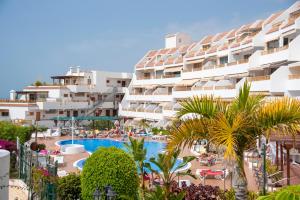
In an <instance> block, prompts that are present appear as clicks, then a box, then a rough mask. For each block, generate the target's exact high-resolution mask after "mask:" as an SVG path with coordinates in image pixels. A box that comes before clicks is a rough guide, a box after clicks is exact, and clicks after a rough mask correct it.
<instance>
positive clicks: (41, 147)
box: [37, 143, 46, 151]
mask: <svg viewBox="0 0 300 200" xmlns="http://www.w3.org/2000/svg"><path fill="white" fill-rule="evenodd" d="M37 146H38V150H39V151H40V150H45V149H46V145H45V144H43V143H40V144H38V145H37Z"/></svg>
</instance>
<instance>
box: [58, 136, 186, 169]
mask: <svg viewBox="0 0 300 200" xmlns="http://www.w3.org/2000/svg"><path fill="white" fill-rule="evenodd" d="M124 143H125V142H123V141H117V140H111V139H76V140H74V144H81V145H83V146H84V148H85V150H86V151H88V152H89V153H93V152H95V151H96V150H97V149H98V148H99V147H117V148H120V149H123V150H125V151H127V149H126V147H125V145H124ZM57 144H58V145H66V144H72V140H62V141H59V142H58V143H57ZM144 146H145V148H146V149H147V155H146V160H149V159H150V158H151V157H155V156H157V154H158V153H162V152H163V151H164V148H165V146H166V144H165V143H162V142H154V141H145V144H144ZM85 160H86V159H81V160H78V161H76V162H75V163H74V166H75V167H77V168H78V169H80V170H82V167H83V165H84V163H85ZM181 162H182V160H180V159H178V160H177V162H176V166H178V165H179V164H180V163H181ZM151 167H152V168H153V169H155V170H158V169H157V168H156V166H154V165H152V164H151ZM189 167H190V166H185V167H184V168H182V169H181V170H184V169H187V168H189Z"/></svg>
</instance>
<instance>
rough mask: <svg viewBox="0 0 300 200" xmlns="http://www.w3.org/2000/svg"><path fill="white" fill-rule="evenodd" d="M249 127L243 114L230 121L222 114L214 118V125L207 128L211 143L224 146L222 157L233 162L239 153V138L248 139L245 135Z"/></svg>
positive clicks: (248, 122) (247, 120)
mask: <svg viewBox="0 0 300 200" xmlns="http://www.w3.org/2000/svg"><path fill="white" fill-rule="evenodd" d="M249 127H251V122H250V120H249V119H248V118H247V117H246V116H245V114H243V113H239V114H237V115H236V116H235V117H234V118H232V119H228V118H227V117H226V115H225V114H224V113H220V114H219V115H218V116H217V117H216V118H215V120H214V125H213V126H210V127H209V128H210V136H211V141H212V142H213V143H214V144H216V145H221V146H225V147H226V150H225V153H224V157H225V158H226V159H228V160H231V159H233V160H234V159H236V157H237V152H238V151H239V145H240V144H239V141H240V139H241V137H249V135H248V134H246V133H245V130H247V129H248V128H249ZM246 139H251V138H250V137H249V138H246Z"/></svg>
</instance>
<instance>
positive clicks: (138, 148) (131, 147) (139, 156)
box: [125, 137, 147, 198]
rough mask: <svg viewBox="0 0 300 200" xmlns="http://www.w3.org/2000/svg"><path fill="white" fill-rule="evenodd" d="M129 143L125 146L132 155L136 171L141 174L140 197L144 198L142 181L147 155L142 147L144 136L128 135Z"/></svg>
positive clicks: (143, 183)
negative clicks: (140, 137)
mask: <svg viewBox="0 0 300 200" xmlns="http://www.w3.org/2000/svg"><path fill="white" fill-rule="evenodd" d="M129 141H130V143H125V147H126V148H127V150H128V152H129V153H130V154H131V155H132V157H133V160H134V161H135V162H136V164H137V166H138V171H139V172H140V174H141V176H140V177H141V183H142V197H143V198H144V191H145V182H144V170H145V160H146V155H147V149H146V148H145V147H144V138H143V139H141V140H138V139H134V138H132V137H129Z"/></svg>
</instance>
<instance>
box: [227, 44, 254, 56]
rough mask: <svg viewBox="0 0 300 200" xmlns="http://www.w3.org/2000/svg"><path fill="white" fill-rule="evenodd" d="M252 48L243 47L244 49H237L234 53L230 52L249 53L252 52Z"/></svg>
mask: <svg viewBox="0 0 300 200" xmlns="http://www.w3.org/2000/svg"><path fill="white" fill-rule="evenodd" d="M253 48H254V47H253V46H250V47H245V48H242V49H237V50H235V51H232V54H237V53H241V52H245V51H250V50H253Z"/></svg>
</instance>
